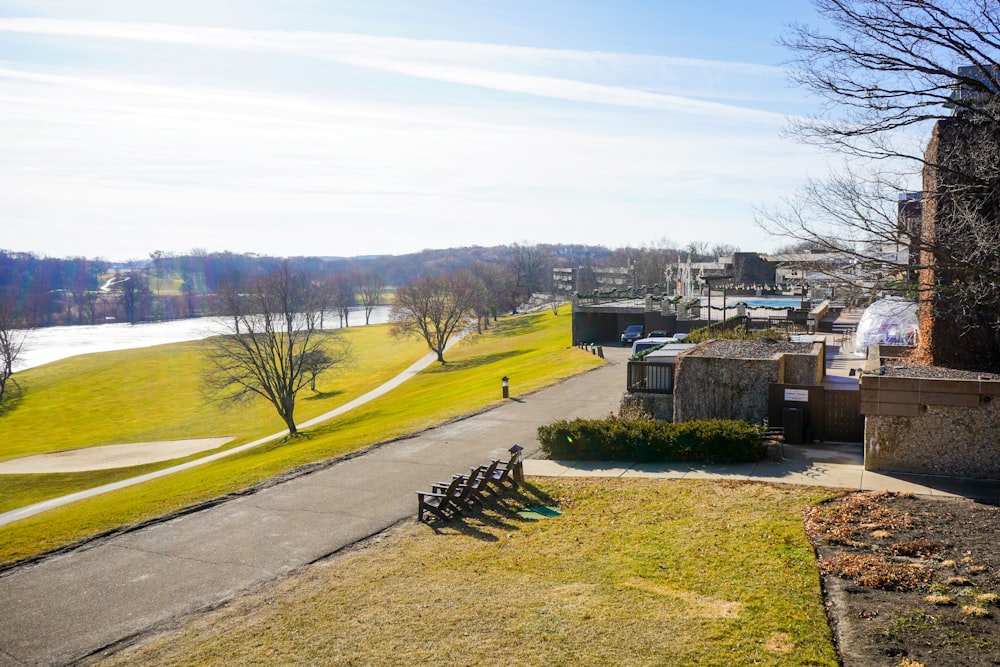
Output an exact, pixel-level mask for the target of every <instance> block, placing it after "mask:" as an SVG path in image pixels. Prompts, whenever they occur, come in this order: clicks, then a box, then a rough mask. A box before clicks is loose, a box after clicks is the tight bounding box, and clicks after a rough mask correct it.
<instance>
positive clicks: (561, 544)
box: [108, 479, 838, 666]
mask: <svg viewBox="0 0 1000 667" xmlns="http://www.w3.org/2000/svg"><path fill="white" fill-rule="evenodd" d="M526 488H527V490H526V492H525V493H524V494H522V495H521V496H520V497H519V498H516V499H514V500H513V502H509V503H507V504H506V506H504V507H501V508H497V509H491V510H489V511H486V512H484V513H482V514H480V515H479V516H477V517H473V518H470V519H467V520H464V521H462V522H456V523H454V524H452V525H447V526H428V525H423V524H415V525H410V526H409V527H407V528H405V529H404V530H402V531H401V532H398V533H395V534H392V535H389V536H384V537H383V538H382V539H381V540H380V541H378V542H377V543H373V544H368V545H365V546H363V547H362V548H358V549H355V550H353V551H351V552H348V553H345V554H343V555H340V556H338V557H335V558H333V559H330V560H329V561H327V562H324V563H321V564H319V565H317V566H314V567H312V568H309V569H307V570H306V571H305V572H303V573H301V574H299V575H297V576H293V577H290V578H288V579H286V580H283V581H280V582H277V583H275V584H273V585H271V586H268V587H267V588H266V589H264V590H263V591H260V592H258V593H256V594H253V595H249V596H244V597H241V598H239V599H238V600H236V601H234V602H233V603H232V604H231V605H230V606H229V607H226V608H223V609H221V610H218V611H216V612H213V613H210V614H207V615H205V616H203V617H200V618H198V619H196V620H195V621H193V622H191V623H189V624H188V625H186V626H185V627H183V628H181V629H179V630H177V631H175V632H171V633H169V634H167V635H165V636H162V637H159V638H157V639H155V640H154V641H152V642H150V643H148V644H147V645H144V646H140V647H137V648H136V649H131V650H128V651H125V652H123V653H121V654H119V655H117V656H114V657H113V658H112V659H111V660H109V661H108V662H109V664H112V665H118V664H161V665H185V664H199V665H226V664H264V663H267V664H336V665H372V664H379V665H428V664H485V665H567V666H569V665H615V666H619V665H751V664H752V665H830V666H833V665H837V664H838V660H837V655H836V652H835V650H834V647H833V643H832V638H831V634H830V630H829V627H828V625H827V623H826V617H825V613H824V610H823V604H822V600H821V596H820V582H819V573H818V571H817V567H816V563H815V558H814V555H813V551H812V549H811V547H810V546H809V544H808V542H807V540H806V538H805V534H804V530H803V526H802V510H803V508H804V507H808V506H811V505H813V504H815V503H818V502H820V501H823V500H826V499H828V498H830V497H831V496H832V494H831V493H830V492H828V491H824V490H821V489H814V488H809V489H806V488H791V487H775V486H767V485H762V484H751V483H725V482H723V483H713V482H704V481H681V482H677V481H673V482H671V481H663V480H634V479H633V480H623V479H615V480H583V479H577V480H558V481H546V482H540V481H536V482H535V483H534V484H529V485H527V487H526ZM539 502H540V503H544V504H552V505H555V504H558V505H559V506H560V508H561V510H562V511H563V514H562V515H561V516H558V517H555V518H551V519H544V520H540V521H532V520H527V519H524V518H522V517H520V516H519V515H518V514H516V513H515V512H514V510H515V509H516V508H517V506H519V505H523V504H531V503H539Z"/></svg>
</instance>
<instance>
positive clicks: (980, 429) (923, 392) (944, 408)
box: [861, 375, 1000, 479]
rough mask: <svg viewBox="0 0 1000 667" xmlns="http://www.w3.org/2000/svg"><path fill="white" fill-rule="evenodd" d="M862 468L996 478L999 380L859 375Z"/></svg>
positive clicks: (999, 472) (998, 471)
mask: <svg viewBox="0 0 1000 667" xmlns="http://www.w3.org/2000/svg"><path fill="white" fill-rule="evenodd" d="M861 412H862V413H863V414H864V415H865V469H866V470H873V471H880V472H903V473H922V474H928V475H946V476H952V477H975V478H980V479H1000V436H998V434H1000V381H989V380H947V379H936V378H905V377H882V376H877V375H864V376H862V378H861Z"/></svg>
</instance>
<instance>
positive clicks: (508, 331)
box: [493, 313, 545, 338]
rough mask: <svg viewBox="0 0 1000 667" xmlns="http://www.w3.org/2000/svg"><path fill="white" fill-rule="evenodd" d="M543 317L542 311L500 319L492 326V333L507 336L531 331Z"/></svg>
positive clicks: (538, 324)
mask: <svg viewBox="0 0 1000 667" xmlns="http://www.w3.org/2000/svg"><path fill="white" fill-rule="evenodd" d="M543 317H545V316H544V314H542V313H532V314H531V315H522V316H520V317H510V318H507V319H503V320H500V321H499V322H496V324H495V325H494V327H493V335H494V336H499V337H501V338H507V337H510V336H520V335H523V334H527V333H531V332H533V331H535V330H536V329H538V328H539V327H540V326H541V324H540V322H541V320H542V318H543Z"/></svg>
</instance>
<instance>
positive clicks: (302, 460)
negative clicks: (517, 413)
mask: <svg viewBox="0 0 1000 667" xmlns="http://www.w3.org/2000/svg"><path fill="white" fill-rule="evenodd" d="M369 329H371V330H378V331H381V332H382V337H381V338H379V339H378V340H377V342H376V343H375V344H374V348H375V353H374V356H365V357H364V358H365V359H366V361H364V362H360V359H361V356H360V354H359V357H358V358H359V363H358V364H356V367H355V369H353V370H352V371H351V373H352V374H353V375H352V376H351V377H355V378H362V377H363V378H366V379H367V378H369V377H370V376H375V377H381V375H382V374H384V376H385V377H384V378H382V380H384V379H388V378H389V377H391V376H393V375H395V374H396V373H398V371H399V370H401V369H402V368H403V367H405V366H406V365H408V364H409V362H410V361H412V358H411V359H409V360H407V361H405V363H400V361H398V360H397V361H396V365H395V366H392V367H391V368H390V367H389V365H388V362H387V361H386V358H393V359H395V357H393V356H392V355H393V354H395V353H394V352H392V350H393V348H394V347H395V346H400V347H403V348H406V347H407V346H408V345H410V343H402V344H401V343H399V342H398V341H395V340H393V339H390V338H389V337H388V335H387V333H386V331H387V329H386V328H384V327H370V328H369V327H365V328H358V331H359V333H358V334H357V335H359V336H361V335H366V334H365V333H364V332H366V331H368V330H369ZM569 329H570V318H569V317H566V316H558V317H557V316H553V315H552V314H550V313H539V314H532V315H524V316H518V317H511V318H505V319H503V320H501V321H500V322H499V323H498V324H497V326H496V327H495V328H493V329H491V330H489V331H488V332H487V333H485V334H484V335H482V336H477V337H476V339H475V340H474V341H468V342H463V343H461V344H460V345H458V346H457V347H455V348H453V350H451V351H450V352H449V353H447V354H446V355H445V358H446V360H448V363H447V364H445V365H444V366H440V365H434V366H432V367H431V368H430V369H428V370H427V371H425V372H423V373H421V374H419V375H418V376H417V377H415V378H413V379H412V380H410V381H408V382H407V383H405V384H403V385H402V386H401V387H399V388H398V389H396V390H394V391H392V392H390V393H389V394H387V395H386V396H383V397H381V398H379V399H376V400H375V401H372V402H371V403H368V404H366V405H365V406H362V407H360V408H358V409H356V410H353V411H351V412H349V413H347V414H345V415H343V416H341V417H339V418H337V419H335V420H331V421H330V422H326V423H324V424H322V425H320V426H317V427H315V428H313V429H309V430H307V431H305V432H303V435H302V436H301V437H299V438H294V439H284V440H280V441H276V442H273V443H269V444H267V445H262V446H261V447H258V448H255V449H254V450H252V451H249V452H243V453H241V454H236V455H234V456H232V457H230V458H227V459H223V460H220V461H216V462H213V463H209V464H206V465H204V466H200V467H198V468H195V469H192V470H188V471H184V472H180V473H177V474H175V475H170V476H168V477H165V478H162V479H158V480H154V481H151V482H148V483H145V484H142V485H139V486H136V487H131V488H128V489H123V490H121V491H117V492H114V493H109V494H105V495H103V496H99V497H96V498H93V499H90V500H86V501H81V502H79V503H75V504H73V505H69V506H65V507H61V508H58V509H54V510H51V511H49V512H46V513H43V514H40V515H37V516H34V517H30V518H28V519H24V520H22V521H18V522H16V523H14V524H11V525H9V526H6V527H3V528H0V563H4V562H10V561H12V560H17V559H20V558H25V557H28V556H31V555H34V554H37V553H41V552H44V551H47V550H50V549H54V548H58V547H60V546H63V545H66V544H70V543H72V542H75V541H77V540H79V539H82V538H84V537H86V536H88V535H93V534H96V533H100V532H103V531H107V530H112V529H115V528H117V527H120V526H126V525H130V524H133V523H136V522H139V521H143V520H146V519H149V518H152V517H156V516H159V515H162V514H165V513H169V512H172V511H176V510H178V509H181V508H183V507H187V506H190V505H192V504H195V503H199V502H203V501H205V500H209V499H211V498H215V497H218V496H221V495H225V494H227V493H231V492H235V491H239V490H242V489H245V488H248V487H250V486H252V485H254V484H257V483H260V482H261V481H263V480H266V479H269V478H271V477H274V476H275V475H279V474H281V473H283V472H286V471H288V470H291V469H292V468H295V467H297V466H300V465H304V464H308V463H313V462H317V461H322V460H326V459H329V458H331V457H335V456H338V455H341V454H345V453H348V452H350V451H354V450H357V449H360V448H363V447H366V446H368V445H371V444H374V443H377V442H380V441H382V440H385V439H388V438H392V437H396V436H399V435H403V434H406V433H411V432H414V431H417V430H420V429H422V428H426V427H428V426H431V425H433V424H436V423H440V422H442V421H445V420H447V419H450V418H453V417H456V416H459V415H463V414H467V413H469V412H473V411H475V410H478V409H481V408H483V407H485V406H488V405H490V404H492V403H495V402H497V401H498V400H499V398H500V397H499V393H500V391H499V389H500V377H502V376H503V375H508V376H510V377H511V378H512V383H513V387H514V395H516V394H517V393H525V392H528V391H531V390H533V389H537V388H539V387H542V386H545V385H547V384H550V383H552V382H555V381H558V380H559V379H561V378H564V377H568V376H570V375H573V374H575V373H579V372H581V371H583V370H586V369H588V368H592V367H593V366H595V365H597V364H599V363H601V361H600V360H599V359H597V358H596V357H594V356H593V355H590V354H587V353H586V352H583V351H581V350H578V349H576V348H573V347H568V346H567V345H566V342H567V341H568V340H569V339H570V333H569ZM181 346H187V347H189V348H190V349H189V350H188V352H189V353H192V354H193V357H192V358H191V359H189V360H188V361H187V362H186V363H187V364H188V365H185V366H183V368H184V369H185V373H186V374H188V375H191V376H193V377H191V378H190V381H191V382H192V384H191V385H190V388H189V390H188V392H189V393H188V394H186V395H184V396H183V397H178V396H175V395H172V394H171V393H170V392H168V393H167V394H161V397H162V400H163V404H162V405H159V404H157V403H156V402H150V403H149V404H148V405H147V407H146V408H145V409H146V411H147V412H149V413H153V412H157V411H159V412H165V413H171V412H175V411H176V413H177V414H180V413H183V414H185V415H187V414H188V413H187V411H188V410H190V409H193V408H192V407H191V405H190V404H191V403H199V402H200V401H204V399H203V398H202V397H201V394H200V393H199V392H198V391H197V389H196V386H197V383H198V380H197V375H198V372H199V366H198V364H199V363H200V360H201V359H202V358H201V357H200V356H199V355H198V354H197V349H198V348H197V345H196V344H182V345H181ZM173 347H177V346H164V347H163V348H153V349H152V350H154V351H155V352H151V351H150V350H147V351H146V352H147V353H157V352H158V353H167V350H168V349H169V348H173ZM412 349H419V350H420V352H419V353H422V352H423V351H425V348H422V347H419V345H418V347H417V348H412ZM355 351H356V352H359V346H358V345H356V346H355ZM133 352H135V353H137V356H135V357H130V359H131V361H132V363H117V364H115V367H116V369H117V370H116V371H115V372H110V371H109V373H110V375H111V379H110V380H109V381H107V382H102V387H103V391H104V394H105V395H104V396H103V399H102V400H104V401H112V400H113V401H115V404H116V405H124V404H127V403H128V402H129V394H131V393H133V392H135V391H136V388H137V387H138V386H140V385H155V379H154V377H151V376H149V375H148V374H149V373H154V375H156V377H161V376H166V375H170V376H176V375H179V374H180V373H179V372H178V366H177V363H167V364H165V363H160V364H152V365H151V367H150V368H145V367H143V368H140V366H141V365H140V364H139V363H138V359H140V358H141V357H142V355H141V354H139V353H140V352H141V351H133ZM383 353H384V354H383ZM419 353H418V354H419ZM110 354H112V355H119V354H124V353H110ZM92 356H93V359H91V361H92V362H97V363H98V365H99V366H100V365H101V364H102V363H103V362H104V359H103V357H104V356H105V355H92ZM182 356H183V355H182ZM383 357H385V358H383ZM185 358H186V357H185ZM174 361H175V362H176V360H174ZM43 368H48V367H43ZM136 372H138V373H141V374H145V377H141V378H136V377H135V376H134V373H136ZM356 373H361V375H356ZM77 374H78V375H81V376H86V375H87V374H88V372H87V370H86V368H80V369H78V370H77ZM26 375H27V374H26ZM114 378H117V380H115V379H114ZM26 379H27V378H26ZM382 380H380V381H379V382H366V383H365V384H364V387H363V388H359V387H357V386H351V385H349V384H345V383H344V382H345V379H344V378H337V380H336V381H335V382H334V381H332V380H331V382H330V384H329V386H327V384H326V382H321V386H320V389H322V390H325V391H326V392H327V393H329V394H332V396H329V397H327V398H318V399H315V401H316V405H312V404H311V403H312V400H313V399H310V400H303V401H301V402H300V406H301V407H299V408H298V409H297V414H298V415H299V421H304V420H305V419H307V418H308V417H309V416H311V415H312V416H314V415H318V414H322V413H324V412H327V411H329V410H331V409H333V408H334V407H336V406H337V405H340V404H342V403H344V402H346V401H347V400H350V399H351V398H354V397H355V396H357V395H360V394H362V393H364V392H365V391H367V390H368V389H369V388H370V386H374V385H375V384H380V383H381V381H382ZM53 384H54V385H55V386H53V387H51V388H49V389H48V391H51V392H55V393H58V392H59V391H60V389H59V387H60V385H59V383H58V382H55V381H53ZM87 386H90V385H89V384H88V383H87V382H86V381H85V380H84V381H81V384H80V386H77V387H76V388H75V389H74V390H73V391H72V392H71V393H74V394H76V395H77V396H79V395H81V394H85V393H86V392H87V391H88V390H87V389H86V387H87ZM119 386H120V389H116V387H119ZM36 391H38V392H40V391H41V389H40V388H39V384H36V381H35V380H33V381H32V383H31V385H30V386H29V395H30V394H31V393H32V392H36ZM117 391H120V392H122V394H123V395H119V394H118V393H116V392H117ZM113 393H114V396H115V397H114V398H113V399H112V397H111V394H113ZM134 398H135V400H139V399H138V397H134ZM36 400H40V399H39V397H36ZM59 400H61V401H63V403H64V404H66V405H68V404H70V403H72V401H73V399H72V397H63V398H61V399H59ZM27 404H28V396H26V397H25V400H24V403H23V404H22V405H21V406H19V407H18V408H17V410H15V411H13V412H12V413H9V414H8V415H6V416H5V417H3V419H7V418H9V417H14V416H16V415H17V413H18V412H20V411H21V409H22V408H23V407H25V405H27ZM205 409H209V408H205ZM253 410H254V411H257V410H260V411H261V412H260V418H261V419H263V418H264V415H267V414H269V413H270V412H273V410H272V409H271V408H270V407H269V406H263V405H261V406H255V407H254V408H253ZM138 412H140V413H141V412H142V411H141V410H138ZM254 414H256V412H251V413H243V412H237V413H227V414H220V413H216V416H206V417H203V418H202V419H201V420H192V421H191V422H190V425H191V430H190V431H183V429H181V428H178V427H177V425H176V424H177V423H178V422H186V421H188V420H189V419H190V417H184V418H177V417H176V415H175V417H174V418H173V419H170V418H167V417H166V416H164V415H162V414H160V415H153V414H150V418H151V419H163V423H162V425H161V427H160V429H161V430H155V429H154V430H149V429H147V430H146V431H143V433H144V435H143V436H142V439H143V440H159V439H164V437H163V436H162V434H163V433H165V432H170V433H175V434H176V435H175V436H174V437H197V436H198V435H220V434H223V435H228V434H239V435H240V441H244V442H245V441H249V440H252V439H253V438H255V437H260V436H261V435H266V434H268V433H273V432H275V431H277V430H280V420H278V426H277V428H275V427H274V423H273V421H274V420H277V417H276V416H274V417H267V418H268V419H270V420H271V421H269V422H267V424H268V426H267V428H266V429H265V430H264V431H263V432H261V431H260V427H259V426H257V428H258V430H257V431H255V432H254V433H253V434H248V433H247V429H248V428H250V427H251V426H253V425H254V421H253V420H254V419H256V418H257V417H254V416H253V415H254ZM248 415H249V416H248ZM104 418H105V419H107V420H113V419H115V417H114V415H113V414H111V413H108V414H105V416H104ZM216 418H218V419H220V420H221V419H223V418H226V419H233V421H230V422H223V421H217V422H213V421H212V420H213V419H216ZM67 419H68V418H67ZM87 419H88V423H89V424H92V425H94V426H95V427H96V426H97V424H99V423H100V422H101V419H100V418H99V417H95V416H92V415H91V414H90V413H88V416H87ZM137 421H138V422H139V423H141V418H139V419H138V420H137ZM123 422H124V423H125V424H132V423H133V420H131V419H130V420H123ZM195 422H197V423H195ZM206 422H207V423H206ZM244 422H246V426H245V427H244V428H242V429H239V430H223V426H226V427H227V428H232V429H236V428H237V427H238V426H239V425H240V424H241V423H244ZM2 428H4V429H9V428H11V426H10V423H9V422H8V423H6V424H4V426H3V427H2ZM53 428H54V426H53ZM101 428H104V425H101ZM138 428H139V427H136V428H134V429H133V430H131V431H129V433H130V434H131V435H130V436H129V437H127V438H120V439H117V440H116V439H113V438H111V437H110V435H107V436H105V437H107V438H109V440H110V441H111V442H134V441H136V440H135V438H136V436H135V432H136V431H137V430H138ZM68 430H70V431H72V430H73V429H72V428H71V427H70V428H69V429H68ZM110 430H111V429H108V431H106V432H110ZM123 430H128V429H123ZM10 432H13V431H10ZM0 437H2V436H0ZM65 448H66V447H65V446H64V447H59V448H58V449H65ZM175 463H176V461H175ZM130 472H132V473H135V469H134V468H133V469H131V470H130ZM31 477H33V478H35V479H34V480H33V486H34V487H35V488H40V487H43V486H45V485H47V484H49V483H50V480H48V479H47V478H48V477H50V476H48V475H33V476H31ZM95 479H96V477H95ZM8 483H9V481H7V482H5V480H4V478H3V476H0V485H3V484H8ZM28 486H32V484H31V483H30V482H29V483H28ZM4 493H5V491H3V490H2V489H0V495H3V494H4ZM21 493H22V494H23V495H24V497H27V496H28V495H29V489H24V490H22V491H21Z"/></svg>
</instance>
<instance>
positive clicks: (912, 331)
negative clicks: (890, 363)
mask: <svg viewBox="0 0 1000 667" xmlns="http://www.w3.org/2000/svg"><path fill="white" fill-rule="evenodd" d="M917 309H918V306H917V304H916V303H914V302H913V301H910V300H909V299H904V298H902V297H889V298H887V299H880V300H878V301H876V302H875V303H873V304H872V305H870V306H868V307H867V308H865V312H864V313H862V315H861V320H860V321H859V322H858V331H857V336H856V337H855V342H854V353H855V354H856V355H858V356H859V357H863V356H866V355H867V354H868V347H869V346H870V345H882V344H887V345H908V344H912V343H914V342H916V338H917V328H918V326H919V322H918V319H917Z"/></svg>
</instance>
